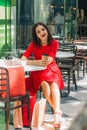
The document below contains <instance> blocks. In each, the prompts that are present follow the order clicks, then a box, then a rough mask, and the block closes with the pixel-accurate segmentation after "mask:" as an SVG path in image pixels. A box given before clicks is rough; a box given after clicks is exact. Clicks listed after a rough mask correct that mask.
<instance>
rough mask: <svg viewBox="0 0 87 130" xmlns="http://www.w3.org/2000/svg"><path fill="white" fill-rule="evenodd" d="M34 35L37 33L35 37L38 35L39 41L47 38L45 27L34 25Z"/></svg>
mask: <svg viewBox="0 0 87 130" xmlns="http://www.w3.org/2000/svg"><path fill="white" fill-rule="evenodd" d="M36 35H37V37H38V38H39V39H40V40H41V41H43V40H47V38H48V32H47V30H46V28H45V27H43V26H42V25H38V26H37V27H36Z"/></svg>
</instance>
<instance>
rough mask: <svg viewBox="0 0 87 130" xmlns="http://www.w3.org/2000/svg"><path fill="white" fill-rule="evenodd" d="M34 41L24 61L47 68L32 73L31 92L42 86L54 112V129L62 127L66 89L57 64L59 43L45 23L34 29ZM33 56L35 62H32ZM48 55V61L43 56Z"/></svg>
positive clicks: (37, 24)
mask: <svg viewBox="0 0 87 130" xmlns="http://www.w3.org/2000/svg"><path fill="white" fill-rule="evenodd" d="M32 38H33V41H32V42H31V43H30V44H29V46H28V48H27V50H26V51H25V52H24V54H23V56H22V59H23V60H26V64H27V65H40V66H47V68H46V69H45V70H42V71H37V72H31V74H30V82H29V84H30V86H29V91H32V93H33V94H35V93H36V92H37V91H38V89H39V88H40V86H41V87H42V91H43V94H44V96H45V98H46V99H47V101H48V103H49V104H50V106H51V107H52V108H53V110H54V127H60V125H61V115H62V112H61V111H60V90H61V89H63V88H64V84H63V80H62V76H61V72H60V70H59V68H58V66H57V64H56V62H55V55H56V51H57V50H58V42H57V41H56V40H54V39H53V38H52V36H51V34H50V32H49V30H48V28H47V27H46V25H44V24H43V23H36V24H35V25H34V26H33V28H32ZM31 54H33V56H34V60H30V59H29V57H30V55H31ZM43 54H46V55H48V59H47V61H46V60H43V59H42V55H43Z"/></svg>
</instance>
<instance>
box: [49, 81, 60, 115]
mask: <svg viewBox="0 0 87 130" xmlns="http://www.w3.org/2000/svg"><path fill="white" fill-rule="evenodd" d="M50 90H51V92H50V93H51V95H52V100H53V108H54V113H55V112H59V111H60V90H59V88H58V85H57V84H56V83H51V85H50Z"/></svg>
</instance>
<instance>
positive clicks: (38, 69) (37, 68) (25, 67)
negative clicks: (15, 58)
mask: <svg viewBox="0 0 87 130" xmlns="http://www.w3.org/2000/svg"><path fill="white" fill-rule="evenodd" d="M45 69H46V67H43V66H31V65H26V66H24V70H25V71H29V72H30V71H40V70H45Z"/></svg>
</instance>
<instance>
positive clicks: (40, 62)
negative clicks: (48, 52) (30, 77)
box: [21, 56, 47, 66]
mask: <svg viewBox="0 0 87 130" xmlns="http://www.w3.org/2000/svg"><path fill="white" fill-rule="evenodd" d="M21 59H22V60H25V61H26V64H27V65H36V66H46V65H47V61H44V60H29V59H27V57H26V56H22V57H21Z"/></svg>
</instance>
